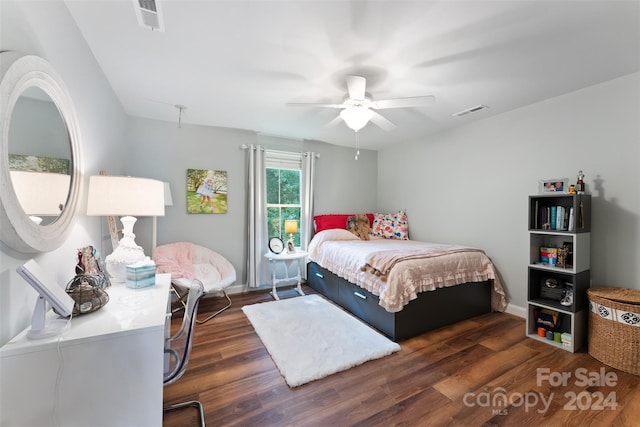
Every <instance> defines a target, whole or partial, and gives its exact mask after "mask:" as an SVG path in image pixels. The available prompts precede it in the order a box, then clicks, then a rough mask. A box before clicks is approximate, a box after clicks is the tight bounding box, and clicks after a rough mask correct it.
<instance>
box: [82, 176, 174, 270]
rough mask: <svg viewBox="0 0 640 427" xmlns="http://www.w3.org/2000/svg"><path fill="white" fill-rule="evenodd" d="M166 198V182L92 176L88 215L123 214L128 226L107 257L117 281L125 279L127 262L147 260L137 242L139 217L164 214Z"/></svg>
mask: <svg viewBox="0 0 640 427" xmlns="http://www.w3.org/2000/svg"><path fill="white" fill-rule="evenodd" d="M164 200H165V199H164V183H163V182H162V181H158V180H155V179H148V178H136V177H129V176H106V175H96V176H92V177H90V178H89V197H88V200H87V215H94V216H121V218H120V221H121V222H122V225H123V227H124V228H123V231H122V234H123V237H122V239H121V240H120V242H119V243H118V247H117V248H116V249H115V250H114V251H113V253H111V255H109V256H107V257H106V258H105V262H106V264H107V271H108V272H109V275H110V276H111V277H112V278H113V279H114V281H118V282H124V281H125V280H126V277H127V270H126V267H127V265H129V264H133V263H135V262H138V261H142V260H143V259H145V255H144V250H143V249H142V247H140V246H138V245H137V244H136V242H135V237H136V236H135V234H133V225H134V224H135V222H136V221H137V219H136V218H135V216H154V217H155V216H164ZM134 215H135V216H134Z"/></svg>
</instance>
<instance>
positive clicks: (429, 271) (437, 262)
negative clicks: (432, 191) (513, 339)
mask: <svg viewBox="0 0 640 427" xmlns="http://www.w3.org/2000/svg"><path fill="white" fill-rule="evenodd" d="M309 259H310V260H311V261H314V262H316V263H317V264H319V265H320V266H322V267H324V268H326V269H328V270H329V271H332V272H333V273H335V274H337V275H338V276H340V277H342V278H344V279H346V280H348V281H349V282H351V283H355V284H356V285H358V286H360V287H361V288H364V289H366V290H368V291H369V292H371V293H372V294H374V295H377V296H378V297H379V298H380V305H381V306H382V307H384V308H385V309H386V310H387V311H389V312H397V311H400V310H402V308H403V307H404V306H405V305H406V304H408V303H409V301H411V300H413V299H415V298H417V294H418V293H419V292H425V291H432V290H435V289H438V288H443V287H447V286H455V285H458V284H462V283H468V282H483V281H486V280H489V279H491V280H493V287H492V293H491V308H492V310H494V311H504V309H505V308H506V306H507V302H506V297H505V293H504V290H503V288H502V285H501V284H500V281H499V278H498V275H497V274H496V271H495V268H494V266H493V264H492V262H491V260H490V259H489V257H488V256H487V255H486V254H485V253H484V252H483V251H482V250H480V249H475V248H469V247H463V246H457V245H443V244H437V243H426V242H418V241H414V240H391V239H381V238H380V239H378V238H373V239H371V240H360V239H359V238H358V237H356V236H355V235H353V234H352V233H351V232H349V231H347V230H341V229H333V230H325V231H321V232H320V233H318V234H316V235H315V236H314V238H313V240H312V241H311V243H310V244H309Z"/></svg>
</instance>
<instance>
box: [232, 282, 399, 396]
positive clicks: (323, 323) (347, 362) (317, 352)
mask: <svg viewBox="0 0 640 427" xmlns="http://www.w3.org/2000/svg"><path fill="white" fill-rule="evenodd" d="M242 311H243V312H244V314H245V315H246V316H247V317H248V318H249V321H250V322H251V324H252V325H253V328H254V329H255V330H256V333H257V334H258V336H259V337H260V339H261V340H262V342H263V343H264V346H265V347H266V348H267V351H268V352H269V354H270V355H271V358H272V359H273V361H274V362H275V364H276V366H277V367H278V369H279V370H280V373H281V374H282V376H283V377H284V379H285V380H286V382H287V384H289V386H290V387H297V386H299V385H302V384H304V383H307V382H309V381H313V380H317V379H319V378H323V377H326V376H327V375H331V374H334V373H336V372H340V371H344V370H345V369H349V368H352V367H354V366H357V365H360V364H362V363H364V362H366V361H368V360H373V359H379V358H381V357H384V356H387V355H389V354H391V353H394V352H396V351H398V350H400V346H399V345H398V344H396V343H394V342H393V341H391V340H389V339H388V338H387V337H385V336H383V335H381V334H380V333H379V332H377V331H376V330H374V329H372V328H371V327H369V326H367V325H366V324H364V323H363V322H361V321H360V320H358V319H356V318H355V317H353V316H351V315H349V314H347V313H345V312H344V311H342V310H341V309H340V308H338V307H336V306H334V305H333V304H332V303H330V302H328V301H326V300H325V299H323V298H322V297H320V296H319V295H306V296H300V297H295V298H289V299H284V300H280V301H270V302H264V303H260V304H253V305H245V306H244V307H242Z"/></svg>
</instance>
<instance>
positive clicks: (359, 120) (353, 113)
mask: <svg viewBox="0 0 640 427" xmlns="http://www.w3.org/2000/svg"><path fill="white" fill-rule="evenodd" d="M340 117H342V120H344V122H345V123H346V124H347V126H349V128H351V129H353V130H354V131H355V132H358V131H359V130H360V129H362V128H363V127H365V125H366V124H367V123H369V120H371V117H373V112H372V111H371V110H370V109H368V108H364V107H349V108H345V109H344V110H342V111H340Z"/></svg>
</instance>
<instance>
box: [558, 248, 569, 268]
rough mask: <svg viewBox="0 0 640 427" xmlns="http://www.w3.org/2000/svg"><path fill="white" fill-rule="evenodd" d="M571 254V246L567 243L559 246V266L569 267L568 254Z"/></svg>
mask: <svg viewBox="0 0 640 427" xmlns="http://www.w3.org/2000/svg"><path fill="white" fill-rule="evenodd" d="M568 254H569V248H568V247H567V246H566V245H565V246H563V247H561V248H558V267H562V268H566V267H567V255H568Z"/></svg>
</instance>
